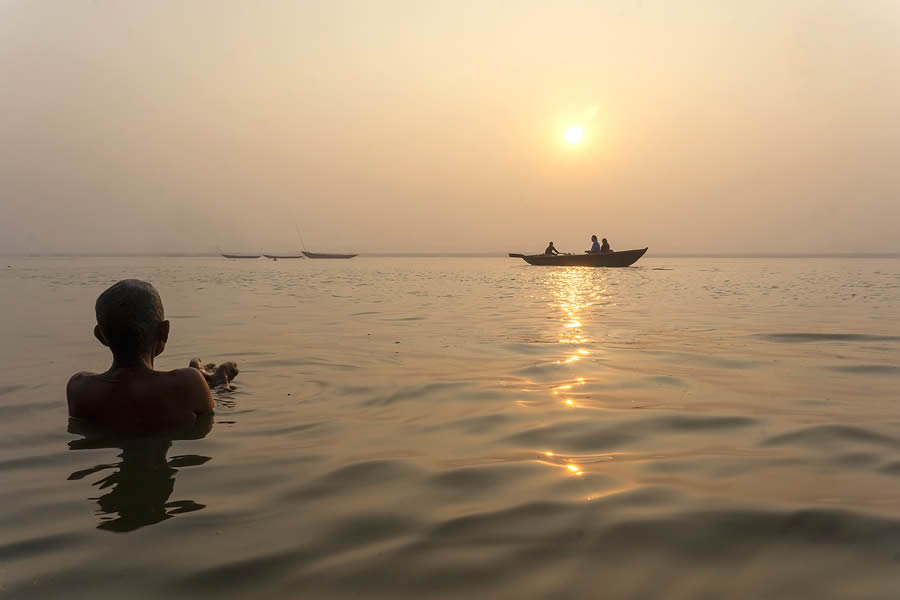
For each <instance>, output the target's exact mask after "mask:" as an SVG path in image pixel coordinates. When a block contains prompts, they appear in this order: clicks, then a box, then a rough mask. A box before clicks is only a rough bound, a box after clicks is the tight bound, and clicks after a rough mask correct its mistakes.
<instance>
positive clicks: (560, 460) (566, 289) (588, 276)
mask: <svg viewBox="0 0 900 600" xmlns="http://www.w3.org/2000/svg"><path fill="white" fill-rule="evenodd" d="M607 277H608V276H607V275H606V274H605V273H604V272H603V271H602V270H597V269H587V268H579V267H573V268H567V269H559V270H554V271H553V272H551V273H550V280H549V288H550V293H551V295H552V297H553V301H552V302H551V306H552V307H553V308H554V309H556V310H558V311H559V312H558V313H557V314H558V317H557V318H558V319H559V323H560V325H561V327H560V334H559V343H560V344H565V346H563V348H566V350H565V353H564V356H562V357H560V358H559V359H557V360H555V361H554V362H555V363H556V364H560V365H562V364H568V365H575V364H577V363H578V362H579V361H581V360H582V359H585V358H588V357H589V356H590V355H591V354H592V353H594V352H595V351H594V350H591V349H589V348H588V347H587V346H588V345H589V344H590V343H591V342H592V341H593V340H592V339H591V337H590V336H589V334H588V333H587V331H585V329H586V328H587V327H588V326H590V320H591V316H592V313H595V312H596V310H597V308H595V306H596V307H599V306H602V305H607V304H609V303H610V296H609V295H608V293H607ZM592 308H593V310H592ZM572 345H574V346H576V347H575V348H574V349H571V348H572ZM585 362H589V361H585ZM587 368H588V365H587V364H585V369H587ZM579 375H580V376H579V377H575V378H574V379H570V380H569V381H563V382H559V383H558V384H556V385H554V386H553V388H552V397H553V398H554V401H558V402H560V404H561V405H562V407H563V408H565V409H569V410H571V409H578V408H579V405H578V403H577V402H576V398H577V397H578V396H579V394H578V393H577V391H576V390H575V386H580V385H584V384H586V383H587V381H588V377H587V373H584V372H582V373H579ZM545 389H546V388H545ZM571 396H574V397H571ZM542 454H543V456H542V458H541V461H542V462H544V463H546V464H548V465H554V466H556V467H558V468H562V469H563V470H564V471H565V472H566V473H568V474H569V475H572V476H576V477H580V476H583V475H584V470H583V469H582V468H581V466H579V465H578V464H576V463H573V462H571V461H570V460H569V459H566V458H564V457H560V456H556V455H555V454H554V453H553V451H552V450H545V451H543V452H542Z"/></svg>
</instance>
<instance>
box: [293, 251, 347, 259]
mask: <svg viewBox="0 0 900 600" xmlns="http://www.w3.org/2000/svg"><path fill="white" fill-rule="evenodd" d="M303 256H305V257H306V258H353V257H354V256H356V255H355V254H335V253H331V252H307V251H306V250H303Z"/></svg>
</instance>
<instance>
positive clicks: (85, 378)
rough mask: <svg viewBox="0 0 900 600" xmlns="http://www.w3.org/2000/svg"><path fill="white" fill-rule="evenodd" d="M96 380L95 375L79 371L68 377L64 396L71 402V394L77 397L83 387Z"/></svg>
mask: <svg viewBox="0 0 900 600" xmlns="http://www.w3.org/2000/svg"><path fill="white" fill-rule="evenodd" d="M96 378H97V374H96V373H90V372H88V371H80V372H78V373H75V374H74V375H72V376H71V377H69V383H67V384H66V395H67V396H68V397H69V400H70V401H71V400H72V396H73V394H75V395H77V394H78V393H79V392H81V391H82V390H84V389H85V387H87V386H90V384H91V383H93V382H94V381H95V380H96Z"/></svg>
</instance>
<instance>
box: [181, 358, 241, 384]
mask: <svg viewBox="0 0 900 600" xmlns="http://www.w3.org/2000/svg"><path fill="white" fill-rule="evenodd" d="M189 366H190V367H191V368H192V369H197V370H198V371H200V373H201V374H202V375H203V378H204V379H206V383H207V385H209V387H211V388H214V387H224V388H225V389H228V390H230V389H231V385H230V383H231V380H232V379H234V378H235V377H237V374H238V373H239V372H240V369H238V366H237V363H236V362H234V361H231V360H229V361H225V362H223V363H222V364H220V365H219V366H218V367H216V363H206V364H204V363H203V361H202V360H200V359H199V358H195V359H194V360H192V361H191V362H190V365H189Z"/></svg>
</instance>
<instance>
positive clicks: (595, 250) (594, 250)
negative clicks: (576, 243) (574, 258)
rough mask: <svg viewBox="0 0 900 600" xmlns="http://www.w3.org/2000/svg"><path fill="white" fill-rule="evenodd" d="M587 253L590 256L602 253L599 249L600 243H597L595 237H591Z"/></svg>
mask: <svg viewBox="0 0 900 600" xmlns="http://www.w3.org/2000/svg"><path fill="white" fill-rule="evenodd" d="M588 252H590V253H591V254H597V253H599V252H602V250H601V249H600V242H598V241H597V236H596V235H592V236H591V249H590V250H588Z"/></svg>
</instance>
